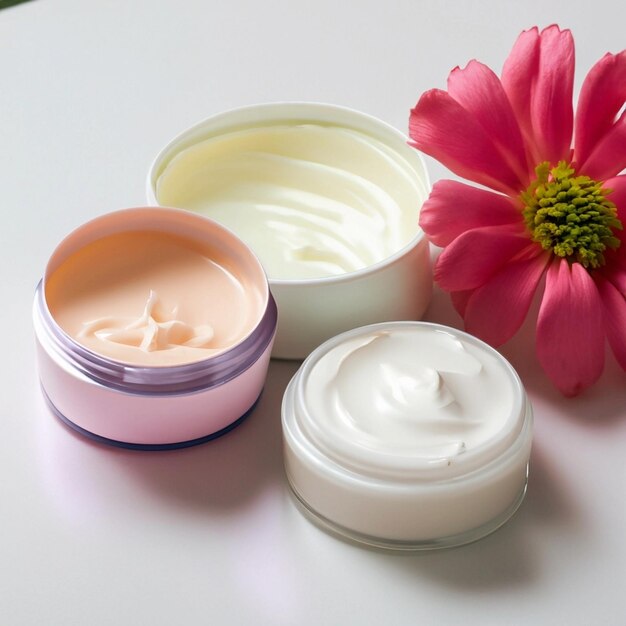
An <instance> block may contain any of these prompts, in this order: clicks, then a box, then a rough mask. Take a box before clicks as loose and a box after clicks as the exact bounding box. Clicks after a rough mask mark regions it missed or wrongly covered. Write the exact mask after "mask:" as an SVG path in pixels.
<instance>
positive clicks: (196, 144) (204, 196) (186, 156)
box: [147, 103, 432, 358]
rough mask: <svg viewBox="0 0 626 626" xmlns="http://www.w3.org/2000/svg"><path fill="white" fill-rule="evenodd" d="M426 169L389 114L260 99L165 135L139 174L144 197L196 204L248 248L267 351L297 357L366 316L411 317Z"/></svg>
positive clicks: (420, 264)
mask: <svg viewBox="0 0 626 626" xmlns="http://www.w3.org/2000/svg"><path fill="white" fill-rule="evenodd" d="M428 192H429V181H428V175H427V173H426V169H425V166H424V162H423V159H422V157H421V155H420V154H419V153H418V152H417V151H416V150H414V149H413V148H411V147H409V146H408V145H407V138H406V137H405V136H404V135H403V134H402V133H400V132H398V131H397V130H396V129H394V128H392V127H391V126H389V125H388V124H386V123H384V122H382V121H380V120H378V119H376V118H374V117H371V116H369V115H366V114H364V113H359V112H358V111H354V110H351V109H347V108H344V107H338V106H333V105H327V104H316V103H270V104H261V105H255V106H248V107H243V108H240V109H234V110H231V111H226V112H224V113H220V114H218V115H215V116H213V117H210V118H208V119H206V120H204V121H203V122H200V123H199V124H197V125H195V126H193V127H192V128H190V129H188V130H187V131H185V132H183V133H182V134H181V135H179V136H178V137H176V138H174V139H173V140H172V141H171V142H170V143H169V144H168V145H167V146H166V147H165V148H163V150H161V152H160V153H159V154H158V156H157V157H156V159H155V160H154V162H153V164H152V166H151V167H150V171H149V174H148V181H147V194H148V201H149V202H150V203H156V204H158V205H163V206H176V207H179V208H183V209H187V210H190V211H194V212H196V213H201V214H203V215H205V216H207V217H209V218H211V219H214V220H215V221H217V222H219V223H221V224H222V225H224V226H226V227H227V228H229V229H231V230H232V231H233V232H234V233H235V234H237V235H238V236H239V237H241V239H242V240H243V241H244V242H245V243H246V244H247V245H248V246H249V247H250V248H251V249H252V250H254V252H255V253H256V254H257V256H258V257H259V259H260V261H261V263H262V264H263V266H264V268H265V270H266V272H267V275H268V279H269V284H270V287H271V290H272V293H273V295H274V297H275V298H276V302H277V305H278V310H279V312H280V319H279V322H278V329H277V335H276V340H275V342H274V349H273V352H272V356H275V357H279V358H304V357H306V356H307V355H308V354H309V353H310V352H311V350H313V349H314V348H315V347H317V346H318V345H319V344H320V343H322V342H323V341H325V340H326V339H329V338H330V337H333V336H334V335H336V334H338V333H341V332H344V331H346V330H349V329H351V328H354V327H356V326H362V325H365V324H372V323H375V322H382V321H389V320H397V319H419V318H420V317H421V316H422V314H423V313H424V311H425V309H426V307H427V306H428V303H429V301H430V297H431V290H432V276H431V268H430V258H429V248H428V242H427V240H426V237H425V235H424V233H423V231H422V230H421V228H420V227H419V213H420V209H421V206H422V203H423V202H424V200H425V199H426V198H427V197H428Z"/></svg>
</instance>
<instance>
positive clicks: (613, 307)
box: [596, 276, 626, 370]
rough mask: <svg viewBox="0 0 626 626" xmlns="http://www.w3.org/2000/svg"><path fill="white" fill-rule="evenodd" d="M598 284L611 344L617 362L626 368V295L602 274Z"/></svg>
mask: <svg viewBox="0 0 626 626" xmlns="http://www.w3.org/2000/svg"><path fill="white" fill-rule="evenodd" d="M596 285H597V286H598V291H599V292H600V297H601V298H602V303H603V305H604V320H605V328H606V335H607V337H608V340H609V345H610V346H611V349H612V350H613V354H614V355H615V358H616V359H617V362H618V363H619V364H620V365H621V366H622V368H623V369H625V370H626V297H624V294H623V293H620V292H619V290H618V289H616V288H615V286H614V285H612V284H611V283H610V282H609V281H608V280H605V279H604V278H602V277H601V276H600V277H597V278H596Z"/></svg>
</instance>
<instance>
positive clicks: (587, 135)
mask: <svg viewBox="0 0 626 626" xmlns="http://www.w3.org/2000/svg"><path fill="white" fill-rule="evenodd" d="M573 80H574V41H573V38H572V35H571V33H570V31H569V30H563V31H562V30H560V29H559V27H558V26H555V25H553V26H550V27H548V28H546V29H545V30H543V31H541V32H539V30H538V29H537V28H536V27H535V28H532V29H530V30H528V31H525V32H523V33H522V34H521V35H520V36H519V38H518V39H517V41H516V43H515V45H514V46H513V50H512V51H511V54H510V55H509V57H508V58H507V60H506V62H505V64H504V68H503V70H502V76H501V78H498V77H497V76H496V74H495V73H494V72H492V71H491V70H490V69H489V68H488V67H486V66H485V65H483V64H482V63H479V62H478V61H470V63H469V64H468V65H467V67H465V68H464V69H460V68H458V67H457V68H455V69H454V70H452V72H451V73H450V76H449V77H448V91H443V90H440V89H432V90H430V91H427V92H426V93H425V94H423V95H422V97H421V98H420V100H419V102H418V103H417V105H416V106H415V108H414V109H413V110H412V111H411V119H410V136H411V139H412V140H413V145H414V146H415V147H416V148H418V149H419V150H422V151H423V152H425V153H427V154H429V155H431V156H432V157H434V158H436V159H438V160H439V161H441V162H442V163H443V164H444V165H446V166H447V167H448V168H449V169H450V170H452V171H453V172H455V173H456V174H458V175H459V176H462V177H463V178H467V179H469V180H471V181H473V182H475V183H478V184H480V185H482V186H484V187H487V188H489V190H488V189H484V188H478V187H472V186H469V185H465V184H463V183H459V182H455V181H451V180H443V181H439V182H438V183H436V184H435V185H434V187H433V190H432V193H431V195H430V198H429V199H428V201H427V202H426V204H425V205H424V207H423V209H422V214H421V217H420V225H421V226H422V228H423V229H424V231H425V232H426V233H427V235H428V236H429V237H430V240H431V241H432V242H433V243H434V244H436V245H438V246H442V247H444V248H445V249H444V251H443V252H442V253H441V255H440V256H439V259H438V260H437V263H436V266H435V278H436V280H437V282H438V283H439V285H440V286H441V287H442V288H443V289H445V290H446V291H449V292H450V293H451V296H452V300H453V303H454V305H455V307H456V309H457V310H458V311H459V313H460V314H461V315H462V316H463V318H464V320H465V326H466V328H467V330H468V331H469V332H470V333H473V334H474V335H476V336H478V337H480V338H482V339H484V340H485V341H487V342H489V343H491V344H492V345H495V346H497V345H500V344H502V343H504V342H506V341H507V340H508V339H510V338H511V337H512V336H513V335H514V334H515V333H516V332H517V330H518V329H519V327H520V326H521V324H522V322H523V321H524V319H525V317H526V315H527V314H528V310H529V308H530V304H531V302H532V300H533V298H534V296H535V293H536V291H537V290H538V289H543V293H542V299H541V305H540V309H539V315H538V319H537V333H536V336H537V356H538V358H539V362H540V363H541V365H542V367H543V368H544V370H545V371H546V373H547V374H548V376H549V378H550V379H551V380H552V382H553V383H554V384H555V385H556V387H557V388H558V389H560V390H561V392H562V393H564V394H565V395H575V394H577V393H579V392H580V391H582V390H583V389H585V388H586V387H588V386H589V385H591V384H593V383H594V382H595V381H596V380H597V379H598V378H599V376H600V374H601V373H602V370H603V368H604V346H605V340H608V342H609V345H610V346H611V348H612V350H613V353H614V354H615V357H616V359H617V361H618V362H619V363H620V365H621V367H622V368H624V369H626V233H625V232H624V231H623V230H622V225H624V224H626V175H622V176H620V175H619V174H620V172H622V170H624V168H625V167H626V112H621V109H622V107H623V105H624V101H625V100H626V50H624V51H622V52H620V53H619V54H606V55H605V56H604V57H602V59H600V61H598V62H597V63H596V64H595V65H594V67H593V68H592V69H591V71H590V72H589V74H588V75H587V77H586V78H585V81H584V83H583V86H582V89H581V92H580V98H579V101H578V107H577V110H576V116H575V117H574V112H573V106H572V90H573ZM620 112H621V114H620ZM572 135H574V144H573V148H572Z"/></svg>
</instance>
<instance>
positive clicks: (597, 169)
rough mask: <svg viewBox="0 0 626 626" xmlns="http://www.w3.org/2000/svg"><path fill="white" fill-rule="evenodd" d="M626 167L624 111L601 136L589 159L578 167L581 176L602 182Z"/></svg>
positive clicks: (625, 122)
mask: <svg viewBox="0 0 626 626" xmlns="http://www.w3.org/2000/svg"><path fill="white" fill-rule="evenodd" d="M625 167H626V111H625V112H624V113H622V115H621V116H620V118H619V120H617V122H615V124H614V125H613V126H611V128H610V129H609V130H608V131H607V132H606V133H605V134H604V135H603V136H602V139H600V140H599V141H598V142H597V143H596V145H595V147H594V149H593V152H592V153H591V154H590V155H589V157H588V158H587V159H586V160H585V161H584V162H583V163H580V164H579V166H578V170H579V171H580V172H581V174H585V175H587V176H589V177H591V178H594V179H596V180H603V179H606V178H609V177H611V176H615V175H616V174H619V173H620V172H621V171H622V170H623V169H624V168H625Z"/></svg>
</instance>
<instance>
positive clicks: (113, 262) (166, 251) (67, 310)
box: [45, 231, 264, 366]
mask: <svg viewBox="0 0 626 626" xmlns="http://www.w3.org/2000/svg"><path fill="white" fill-rule="evenodd" d="M45 296H46V301H47V303H48V307H49V309H50V312H51V314H52V316H53V317H54V319H55V320H56V322H57V324H58V325H59V326H60V327H61V328H62V329H63V331H65V332H66V333H67V334H68V335H69V336H70V337H72V338H73V339H74V340H75V341H77V342H78V343H80V344H81V345H83V346H84V347H85V348H87V349H89V350H91V351H93V352H96V353H98V354H100V355H103V356H106V357H109V358H111V359H114V360H116V361H121V362H125V363H129V364H132V365H146V366H172V365H180V364H183V363H190V362H194V361H199V360H202V359H205V358H207V357H210V356H214V355H216V354H218V353H220V352H223V351H225V350H227V349H228V348H229V347H231V346H233V345H235V344H237V343H239V342H240V341H241V340H242V339H244V338H245V337H246V336H247V335H248V334H249V333H250V332H251V331H252V329H253V328H254V327H255V325H256V324H257V323H258V320H259V318H260V317H261V315H262V308H263V304H264V300H263V294H261V293H260V290H259V289H258V287H257V286H256V284H255V277H253V276H251V275H249V274H248V273H247V272H246V271H245V270H244V269H241V268H238V267H237V266H236V263H234V261H233V259H229V258H226V257H225V256H224V255H223V254H222V253H220V252H219V251H217V250H215V249H213V248H211V247H210V246H209V245H207V244H203V243H200V242H198V241H195V240H192V239H190V238H187V237H184V236H179V235H175V234H171V233H166V232H161V231H130V232H128V231H126V232H118V233H114V234H109V235H107V236H104V237H102V238H101V239H98V240H96V241H92V242H90V243H88V244H87V245H85V246H84V247H82V248H80V249H79V250H77V251H75V252H74V253H73V254H72V255H70V256H69V257H68V258H66V259H65V260H64V261H63V262H62V263H61V264H60V265H59V266H58V267H56V269H55V270H54V271H53V272H52V273H51V275H50V276H48V279H47V282H46V287H45Z"/></svg>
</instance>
